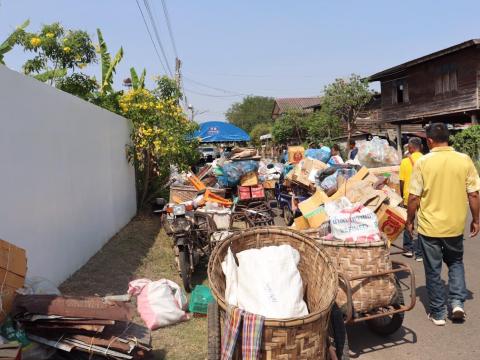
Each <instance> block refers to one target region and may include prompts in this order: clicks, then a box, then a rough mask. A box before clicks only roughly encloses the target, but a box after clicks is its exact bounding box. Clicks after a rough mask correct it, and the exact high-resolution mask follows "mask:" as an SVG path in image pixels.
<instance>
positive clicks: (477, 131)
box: [450, 125, 480, 161]
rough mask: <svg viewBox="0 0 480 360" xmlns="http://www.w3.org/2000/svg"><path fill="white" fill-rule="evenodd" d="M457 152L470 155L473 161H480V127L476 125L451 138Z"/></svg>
mask: <svg viewBox="0 0 480 360" xmlns="http://www.w3.org/2000/svg"><path fill="white" fill-rule="evenodd" d="M450 142H451V143H452V146H453V147H454V148H455V150H457V151H460V152H463V153H465V154H468V156H470V157H471V158H472V159H474V160H476V161H479V160H480V125H474V126H472V127H469V128H468V129H465V130H463V131H460V132H458V133H457V134H455V135H453V136H450Z"/></svg>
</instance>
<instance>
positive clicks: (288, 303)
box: [222, 245, 308, 319]
mask: <svg viewBox="0 0 480 360" xmlns="http://www.w3.org/2000/svg"><path fill="white" fill-rule="evenodd" d="M236 255H237V259H238V262H239V266H237V265H236V263H235V259H234V257H233V254H232V253H231V251H230V249H229V251H228V254H227V256H226V259H225V261H224V262H223V263H222V269H223V272H224V274H225V278H226V289H225V300H226V301H227V302H228V303H229V304H230V305H234V306H238V307H239V308H241V309H244V310H246V311H248V312H250V313H253V314H258V315H262V316H265V317H267V318H274V319H286V318H292V317H301V316H305V315H307V314H308V309H307V304H306V303H305V301H303V283H302V278H301V276H300V272H299V271H298V269H297V265H298V262H299V261H300V254H299V252H298V251H297V250H296V249H294V248H293V247H291V246H290V245H280V246H267V247H263V248H261V249H249V250H245V251H242V252H240V253H238V254H236Z"/></svg>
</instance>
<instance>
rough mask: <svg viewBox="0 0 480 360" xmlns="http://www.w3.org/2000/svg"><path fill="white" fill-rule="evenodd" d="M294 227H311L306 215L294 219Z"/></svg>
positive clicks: (299, 228)
mask: <svg viewBox="0 0 480 360" xmlns="http://www.w3.org/2000/svg"><path fill="white" fill-rule="evenodd" d="M292 227H293V228H294V229H295V230H306V229H309V228H310V225H308V221H307V219H305V217H303V216H299V217H297V218H295V220H294V221H293V225H292Z"/></svg>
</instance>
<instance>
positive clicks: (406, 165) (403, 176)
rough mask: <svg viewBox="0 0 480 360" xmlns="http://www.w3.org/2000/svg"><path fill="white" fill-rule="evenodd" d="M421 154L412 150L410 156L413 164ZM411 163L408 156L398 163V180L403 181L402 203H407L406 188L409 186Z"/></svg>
mask: <svg viewBox="0 0 480 360" xmlns="http://www.w3.org/2000/svg"><path fill="white" fill-rule="evenodd" d="M422 156H423V154H422V153H421V152H418V151H416V152H414V153H413V154H412V155H410V157H411V158H412V160H413V164H415V163H416V162H417V160H418V159H420V158H421V157H422ZM412 171H413V165H412V162H411V161H410V158H408V157H406V158H405V159H403V160H402V162H401V163H400V174H399V178H400V181H403V203H404V204H405V205H407V204H408V189H409V188H410V176H411V175H412Z"/></svg>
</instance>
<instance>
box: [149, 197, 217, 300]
mask: <svg viewBox="0 0 480 360" xmlns="http://www.w3.org/2000/svg"><path fill="white" fill-rule="evenodd" d="M156 203H157V206H162V205H163V208H162V209H157V210H154V213H157V214H160V215H161V218H162V223H163V227H164V229H165V231H166V233H167V235H168V236H170V237H171V238H172V239H173V248H174V252H175V261H176V263H177V268H178V272H179V275H180V277H181V278H182V282H183V287H184V288H185V291H187V292H191V290H192V275H193V273H194V271H195V267H196V266H197V265H198V264H199V263H200V260H201V259H202V258H204V257H207V258H208V257H209V256H210V254H211V252H212V250H213V245H212V242H211V241H210V236H211V234H212V232H214V231H216V226H215V222H214V221H213V219H212V218H211V217H210V215H208V214H206V213H202V212H200V211H195V210H194V209H193V206H191V205H184V204H178V205H172V204H166V202H165V200H164V199H157V202H156Z"/></svg>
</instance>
